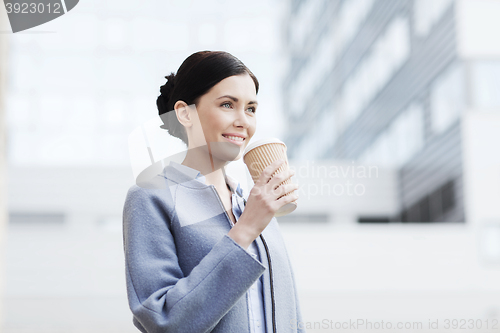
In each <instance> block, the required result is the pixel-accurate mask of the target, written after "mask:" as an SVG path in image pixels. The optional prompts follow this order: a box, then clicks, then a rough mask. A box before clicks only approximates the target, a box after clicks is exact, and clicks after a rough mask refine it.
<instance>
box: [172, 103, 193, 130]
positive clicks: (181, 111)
mask: <svg viewBox="0 0 500 333" xmlns="http://www.w3.org/2000/svg"><path fill="white" fill-rule="evenodd" d="M174 110H175V114H176V115H177V119H178V120H179V122H180V123H181V124H182V125H184V127H191V126H193V120H192V119H191V115H190V114H189V107H188V105H187V104H186V102H184V101H181V100H178V101H177V102H175V105H174Z"/></svg>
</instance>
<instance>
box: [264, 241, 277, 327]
mask: <svg viewBox="0 0 500 333" xmlns="http://www.w3.org/2000/svg"><path fill="white" fill-rule="evenodd" d="M260 239H262V243H264V248H265V249H266V254H267V261H268V262H269V277H270V280H271V305H272V314H273V332H274V333H276V314H275V309H274V308H275V305H274V286H273V267H272V265H271V256H270V255H269V248H268V247H267V243H266V241H265V240H264V236H262V234H260Z"/></svg>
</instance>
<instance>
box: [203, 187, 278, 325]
mask: <svg viewBox="0 0 500 333" xmlns="http://www.w3.org/2000/svg"><path fill="white" fill-rule="evenodd" d="M210 187H211V188H212V190H213V191H214V192H215V194H216V195H217V199H219V204H220V205H221V207H222V210H223V211H224V213H225V214H226V217H227V220H228V221H229V225H230V226H231V227H233V226H234V223H233V221H231V218H230V217H229V215H228V214H227V212H226V209H225V208H224V204H223V203H222V200H221V199H220V196H219V193H218V192H217V190H216V189H215V186H214V185H210ZM238 194H239V193H238ZM240 197H242V198H243V196H242V195H240ZM243 202H244V205H245V206H246V203H247V201H246V200H245V198H243ZM259 236H260V239H262V243H263V244H264V248H265V249H266V255H267V262H268V263H269V278H270V282H271V283H270V284H271V309H272V320H273V333H276V331H277V330H276V310H275V301H274V285H273V267H272V265H271V256H270V255H269V248H268V247H267V243H266V241H265V240H264V236H262V234H260V235H259Z"/></svg>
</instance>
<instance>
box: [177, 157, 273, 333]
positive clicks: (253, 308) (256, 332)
mask: <svg viewBox="0 0 500 333" xmlns="http://www.w3.org/2000/svg"><path fill="white" fill-rule="evenodd" d="M170 165H171V166H172V167H174V168H175V169H177V170H179V171H180V172H182V173H184V174H185V175H187V176H189V177H190V178H192V179H196V180H198V181H200V182H202V183H203V184H206V183H205V180H206V178H205V176H204V175H203V174H202V173H201V172H199V171H198V170H196V169H193V168H191V167H188V166H186V165H183V164H179V163H177V162H174V161H170ZM224 174H225V178H226V183H227V184H228V185H229V188H230V189H231V193H232V194H231V199H232V200H231V201H232V211H233V215H234V217H235V219H236V221H238V219H239V217H240V216H241V214H242V213H243V208H242V207H244V203H243V206H242V201H243V199H242V197H241V192H240V189H241V188H240V185H239V183H238V182H237V181H236V180H235V179H234V178H232V177H231V176H229V175H227V174H226V173H225V172H224ZM230 222H231V225H232V226H234V224H233V222H232V221H231V220H230ZM247 252H248V253H250V255H251V256H252V257H254V258H255V259H257V260H258V261H261V258H260V255H259V251H258V248H257V243H256V242H255V241H253V242H252V244H250V246H249V248H248V249H247ZM262 280H263V277H262V276H261V277H260V278H259V279H258V280H257V281H256V282H255V283H254V284H253V285H252V286H251V287H250V289H249V291H248V292H247V299H248V308H249V318H250V331H251V332H252V333H266V327H265V325H264V323H265V317H264V300H263V295H262V282H263V281H262Z"/></svg>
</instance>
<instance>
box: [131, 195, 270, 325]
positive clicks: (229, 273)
mask: <svg viewBox="0 0 500 333" xmlns="http://www.w3.org/2000/svg"><path fill="white" fill-rule="evenodd" d="M154 191H155V190H147V189H144V188H141V187H138V186H133V187H132V188H131V189H130V190H129V191H128V193H127V198H126V200H125V206H124V210H123V241H124V251H125V271H126V285H127V296H128V301H129V306H130V309H131V311H132V313H133V316H134V318H133V323H134V325H135V326H136V327H137V328H138V329H139V330H140V331H141V332H145V333H146V332H147V333H157V332H158V333H159V332H162V333H165V332H178V333H182V332H189V333H192V332H209V331H211V330H212V329H213V328H214V327H215V326H216V325H217V323H218V322H219V321H220V319H221V318H222V317H223V316H224V315H225V314H226V313H227V312H228V311H229V310H230V309H231V307H232V306H233V305H234V304H235V303H236V302H237V301H238V299H240V297H241V296H243V295H244V294H245V293H246V291H247V290H248V288H250V286H251V285H252V284H253V283H254V282H255V281H256V280H257V279H258V278H259V277H260V275H262V273H263V272H264V271H265V270H266V268H265V266H263V265H262V264H261V263H260V262H259V261H258V260H256V259H254V258H253V257H252V256H251V255H250V254H249V253H248V252H247V251H246V250H245V249H244V248H243V247H241V246H240V245H239V244H237V243H236V242H235V241H234V240H233V239H232V238H230V237H229V236H228V235H224V236H223V237H222V238H221V240H220V241H219V242H218V243H216V244H215V245H214V247H213V248H212V250H211V251H210V252H209V253H208V254H207V255H206V256H205V257H204V258H203V259H202V260H201V261H200V262H199V264H198V265H197V266H196V267H194V268H193V269H192V271H191V272H190V273H189V275H188V276H184V275H183V272H182V270H181V268H180V267H179V264H178V261H177V255H176V248H175V241H174V238H173V235H172V233H171V230H170V220H169V219H170V217H171V216H172V215H171V214H170V213H169V212H166V211H165V209H166V208H165V205H163V204H162V203H161V198H159V197H158V195H157V194H154ZM208 304H209V305H210V306H207V305H208Z"/></svg>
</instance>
